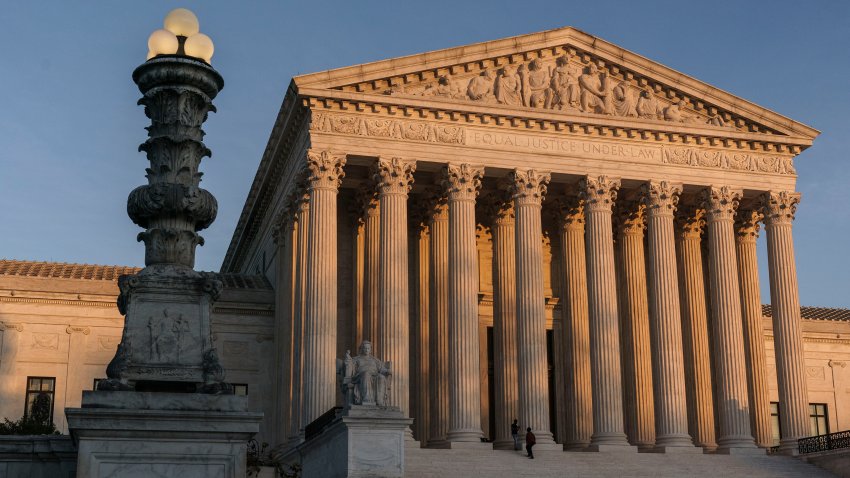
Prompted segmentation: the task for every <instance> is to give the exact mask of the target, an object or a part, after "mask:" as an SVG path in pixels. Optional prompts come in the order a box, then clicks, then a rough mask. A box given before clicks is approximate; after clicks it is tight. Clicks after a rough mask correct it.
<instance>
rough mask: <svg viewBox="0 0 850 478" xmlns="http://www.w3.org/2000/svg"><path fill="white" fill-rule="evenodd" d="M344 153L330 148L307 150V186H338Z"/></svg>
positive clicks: (312, 187)
mask: <svg viewBox="0 0 850 478" xmlns="http://www.w3.org/2000/svg"><path fill="white" fill-rule="evenodd" d="M345 160H346V158H345V155H344V154H340V153H335V152H333V151H331V150H322V151H314V150H309V151H307V177H306V181H307V187H308V188H309V189H333V190H336V189H338V188H339V185H340V183H341V182H342V178H343V177H345V172H344V171H343V170H342V168H343V166H345Z"/></svg>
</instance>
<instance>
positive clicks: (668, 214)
mask: <svg viewBox="0 0 850 478" xmlns="http://www.w3.org/2000/svg"><path fill="white" fill-rule="evenodd" d="M641 191H642V193H643V202H644V204H645V205H646V221H647V234H648V236H649V237H648V241H647V243H648V247H649V261H648V263H649V310H650V330H651V333H652V375H653V384H654V388H653V391H654V397H655V445H656V448H657V449H659V450H665V451H672V449H673V448H675V447H687V448H688V449H689V450H695V448H693V441H692V440H691V437H690V435H688V406H687V396H686V392H685V368H684V356H683V352H682V318H681V309H680V304H679V282H678V278H677V277H676V240H675V233H674V229H673V227H674V224H673V214H674V212H675V211H676V206H677V204H678V202H679V195H680V194H681V193H682V185H681V184H674V183H669V182H667V181H649V182H648V183H645V184H644V185H643V186H642V188H641Z"/></svg>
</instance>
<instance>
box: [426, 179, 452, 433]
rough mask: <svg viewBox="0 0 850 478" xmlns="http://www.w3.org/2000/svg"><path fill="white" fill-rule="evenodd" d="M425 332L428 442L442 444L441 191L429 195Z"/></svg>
mask: <svg viewBox="0 0 850 478" xmlns="http://www.w3.org/2000/svg"><path fill="white" fill-rule="evenodd" d="M431 202H432V204H431V208H432V213H431V217H430V221H429V226H428V229H429V230H430V233H431V243H430V247H431V250H430V258H429V259H430V265H429V272H430V274H429V289H430V290H429V294H430V310H429V311H428V312H429V314H430V320H429V322H430V323H429V329H428V335H429V337H430V338H431V341H430V344H429V350H428V351H429V353H430V357H429V359H430V362H431V377H430V384H431V387H430V396H431V403H430V408H431V409H430V414H431V416H430V423H431V426H430V429H429V432H428V446H438V447H439V446H444V445H445V441H446V434H447V433H448V431H449V208H448V205H447V204H446V198H445V197H444V196H442V194H435V195H434V197H433V198H432V199H431Z"/></svg>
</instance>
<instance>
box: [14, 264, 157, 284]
mask: <svg viewBox="0 0 850 478" xmlns="http://www.w3.org/2000/svg"><path fill="white" fill-rule="evenodd" d="M140 270H141V269H140V268H138V267H129V266H102V265H95V264H68V263H65V262H36V261H16V260H11V259H0V276H23V277H44V278H54V279H83V280H108V281H117V280H118V277H119V276H121V275H123V274H135V273H136V272H139V271H140Z"/></svg>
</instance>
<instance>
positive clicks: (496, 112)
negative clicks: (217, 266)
mask: <svg viewBox="0 0 850 478" xmlns="http://www.w3.org/2000/svg"><path fill="white" fill-rule="evenodd" d="M299 97H300V101H301V104H302V105H303V106H304V107H306V108H309V109H310V110H311V112H312V114H313V115H315V114H317V113H321V112H335V113H342V114H349V115H360V114H375V115H381V116H388V117H395V118H399V119H410V120H427V121H440V122H443V123H446V124H452V125H456V126H460V125H464V126H486V127H502V128H506V129H511V130H514V131H525V132H535V131H536V132H547V133H551V132H567V133H574V134H583V135H586V136H592V137H599V138H627V139H641V140H650V141H666V142H669V143H671V144H680V145H697V146H702V145H706V146H723V147H727V148H729V147H731V148H737V149H740V150H744V151H753V152H756V151H758V152H766V153H775V154H788V155H797V154H799V153H800V152H801V151H803V150H804V149H806V148H808V147H809V146H811V144H812V140H811V139H807V138H804V137H798V136H784V135H765V134H761V133H749V132H740V131H735V130H731V129H728V128H722V127H714V126H703V125H683V124H678V123H670V122H665V121H654V120H644V119H633V118H623V117H612V116H605V115H598V114H590V113H564V112H557V111H548V110H539V109H533V108H525V107H505V106H496V105H477V104H472V103H466V102H464V103H458V102H456V101H454V100H445V99H440V98H429V99H427V100H422V99H417V98H411V97H398V96H386V95H370V94H364V93H351V92H345V91H335V90H318V89H302V90H301V91H299Z"/></svg>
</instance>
